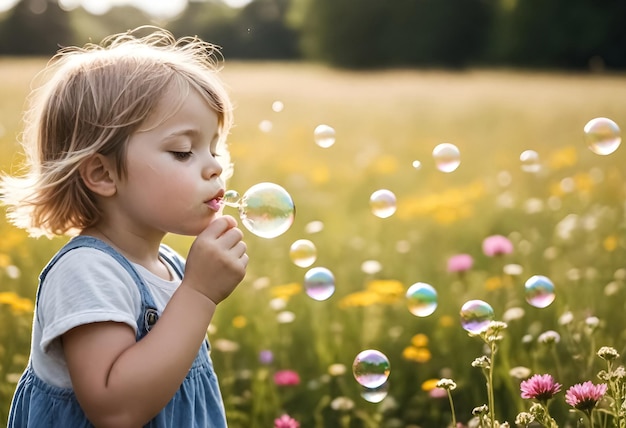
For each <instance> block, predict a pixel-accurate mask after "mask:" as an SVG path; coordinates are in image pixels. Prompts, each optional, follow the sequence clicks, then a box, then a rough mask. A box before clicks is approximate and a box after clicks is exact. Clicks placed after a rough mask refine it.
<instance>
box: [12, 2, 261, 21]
mask: <svg viewBox="0 0 626 428" xmlns="http://www.w3.org/2000/svg"><path fill="white" fill-rule="evenodd" d="M18 1H19V0H0V12H3V11H5V10H9V9H10V8H12V7H13V6H15V4H17V3H18ZM44 1H45V0H44ZM222 1H223V2H224V3H226V4H228V5H229V6H231V7H243V6H245V5H246V4H248V3H250V1H251V0H222ZM58 2H59V5H60V6H61V7H62V8H63V9H66V10H72V9H74V8H76V7H79V6H82V7H83V8H84V9H85V10H86V11H87V12H90V13H92V14H94V15H102V14H104V13H106V12H108V11H109V9H110V8H111V7H113V6H121V5H132V6H135V7H137V8H138V9H141V10H143V11H145V12H146V13H149V14H150V15H152V16H155V17H159V18H168V17H172V16H176V15H178V14H179V13H180V12H182V11H183V10H184V9H185V6H186V5H187V0H58Z"/></svg>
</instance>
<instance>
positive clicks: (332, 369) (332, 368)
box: [328, 363, 346, 376]
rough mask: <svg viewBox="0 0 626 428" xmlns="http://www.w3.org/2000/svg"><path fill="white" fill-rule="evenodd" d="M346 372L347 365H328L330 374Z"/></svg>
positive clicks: (336, 374) (339, 374) (337, 374)
mask: <svg viewBox="0 0 626 428" xmlns="http://www.w3.org/2000/svg"><path fill="white" fill-rule="evenodd" d="M345 373H346V366H345V365H343V364H339V363H337V364H331V365H330V366H328V374H329V375H331V376H341V375H343V374H345Z"/></svg>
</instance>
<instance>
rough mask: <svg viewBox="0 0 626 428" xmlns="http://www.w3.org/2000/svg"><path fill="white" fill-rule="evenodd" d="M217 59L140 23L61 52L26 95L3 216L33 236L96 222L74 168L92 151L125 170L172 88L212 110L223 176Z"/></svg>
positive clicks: (210, 49) (228, 122) (4, 180)
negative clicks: (20, 166)
mask: <svg viewBox="0 0 626 428" xmlns="http://www.w3.org/2000/svg"><path fill="white" fill-rule="evenodd" d="M146 30H148V31H150V32H149V33H148V34H147V35H144V36H140V35H139V33H141V32H144V31H146ZM221 59H222V56H221V53H220V51H219V48H218V47H217V46H215V45H213V44H211V43H208V42H204V41H202V40H200V39H198V38H197V37H183V38H180V39H176V38H175V37H174V36H173V35H172V34H171V33H170V32H168V31H166V30H163V29H160V28H157V27H146V26H144V27H139V28H137V29H135V30H131V31H128V32H126V33H120V34H115V35H112V36H109V37H107V38H105V39H104V40H103V41H102V42H101V43H100V44H92V43H90V44H87V45H85V46H84V47H68V48H62V49H60V50H59V52H58V53H57V54H56V55H55V56H54V57H53V58H52V59H51V60H50V62H49V63H48V65H47V67H46V68H45V69H44V70H43V71H42V73H41V74H40V77H43V78H45V80H46V83H45V84H43V85H42V86H40V87H39V88H38V89H35V90H34V91H33V92H32V93H31V95H30V97H29V101H30V106H29V108H28V109H27V110H26V113H25V117H24V132H23V134H22V141H21V142H22V146H23V148H24V151H25V155H26V163H25V172H24V173H23V174H22V175H20V176H10V175H8V174H3V176H2V177H1V178H0V197H1V198H2V199H3V202H4V204H5V205H7V217H8V218H9V220H10V221H11V222H12V223H13V224H14V225H16V226H18V227H21V228H23V229H26V230H27V231H28V232H29V233H30V234H31V235H32V236H41V235H46V236H54V235H63V234H71V233H75V231H76V230H81V229H84V228H86V227H89V226H92V225H94V224H95V223H97V222H98V221H99V219H100V215H101V214H100V211H99V210H98V207H97V204H96V201H95V198H94V196H93V195H92V194H91V192H90V191H89V190H88V189H87V187H86V186H85V184H84V183H83V181H82V179H81V177H80V173H79V167H80V165H81V164H82V162H83V161H84V160H85V159H87V158H88V157H90V156H92V155H93V154H96V153H100V154H103V155H105V156H110V157H111V158H112V159H113V161H114V163H115V164H116V166H117V171H118V174H119V175H120V177H124V175H125V173H126V168H125V166H126V165H125V160H126V156H125V155H126V147H127V144H128V140H129V138H130V136H131V135H132V134H133V133H135V132H137V131H138V130H139V129H140V128H139V127H140V126H141V124H142V123H143V122H144V120H145V119H146V118H147V117H148V116H149V115H150V113H152V112H153V111H154V109H155V107H156V106H157V104H158V103H159V102H160V101H161V99H162V98H163V94H164V93H165V92H166V91H167V92H170V93H172V91H171V90H173V93H176V94H179V96H180V100H179V105H180V104H181V103H182V102H183V101H184V99H185V97H186V96H187V95H188V94H189V91H191V90H195V91H197V92H198V93H199V94H200V95H201V96H202V97H203V98H204V99H205V100H206V101H207V102H208V104H209V105H210V106H211V108H213V109H214V110H215V111H216V112H217V115H218V127H219V130H218V132H219V142H218V148H217V150H218V154H219V155H220V157H219V159H220V162H221V163H222V166H223V168H224V172H223V178H224V179H225V180H226V179H228V178H229V177H230V175H231V174H232V165H231V164H230V156H229V154H228V150H227V147H226V136H227V134H228V132H229V130H230V127H231V126H232V105H231V103H230V99H229V96H228V94H227V92H226V89H225V87H224V85H223V84H222V82H221V81H220V79H219V78H218V76H217V72H218V71H219V69H220V62H221ZM172 110H173V111H175V110H176V106H172Z"/></svg>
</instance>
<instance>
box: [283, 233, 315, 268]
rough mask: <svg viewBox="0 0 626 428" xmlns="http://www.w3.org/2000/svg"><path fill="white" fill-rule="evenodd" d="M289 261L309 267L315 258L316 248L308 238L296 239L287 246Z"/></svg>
mask: <svg viewBox="0 0 626 428" xmlns="http://www.w3.org/2000/svg"><path fill="white" fill-rule="evenodd" d="M289 257H290V258H291V261H292V262H293V263H294V264H295V265H296V266H299V267H309V266H311V265H312V264H313V263H315V260H316V259H317V248H315V244H314V243H313V242H311V241H309V240H308V239H298V240H297V241H295V242H294V243H293V244H291V247H290V248H289Z"/></svg>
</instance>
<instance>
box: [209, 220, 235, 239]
mask: <svg viewBox="0 0 626 428" xmlns="http://www.w3.org/2000/svg"><path fill="white" fill-rule="evenodd" d="M235 226H237V223H236V222H235V219H234V218H232V217H230V216H223V217H218V218H216V219H215V220H213V221H212V222H211V224H209V226H208V227H207V228H206V229H205V230H204V231H203V232H202V233H201V234H200V235H205V234H206V235H210V236H213V237H215V238H217V237H220V236H222V235H223V234H224V233H225V232H227V231H228V230H230V229H232V228H233V227H235Z"/></svg>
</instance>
